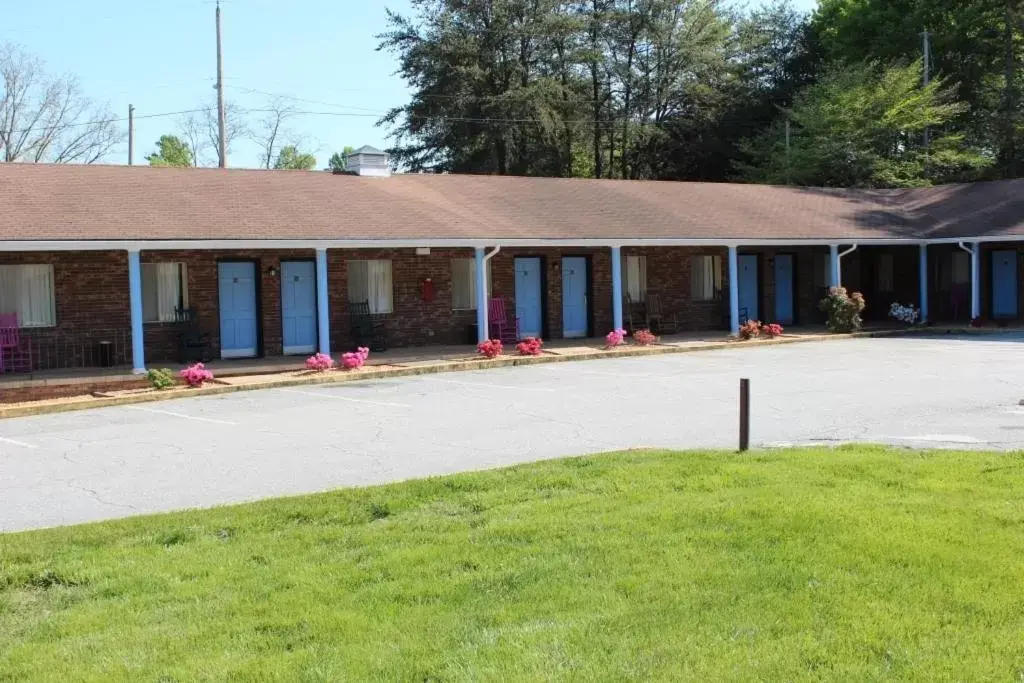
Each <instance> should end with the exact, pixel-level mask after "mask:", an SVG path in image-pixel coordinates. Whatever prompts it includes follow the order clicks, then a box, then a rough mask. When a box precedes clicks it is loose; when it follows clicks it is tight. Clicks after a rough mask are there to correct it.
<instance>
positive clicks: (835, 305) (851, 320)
mask: <svg viewBox="0 0 1024 683" xmlns="http://www.w3.org/2000/svg"><path fill="white" fill-rule="evenodd" d="M866 305H867V304H866V303H865V302H864V295H863V294H861V293H860V292H854V293H853V294H847V292H846V288H845V287H832V288H831V289H829V290H828V296H826V297H825V298H824V299H822V300H821V303H819V304H818V308H820V309H821V310H822V311H824V312H825V315H827V316H828V321H827V322H826V324H827V325H828V329H829V331H830V332H856V331H857V330H859V329H860V326H861V323H862V322H863V320H861V317H860V313H861V311H863V310H864V307H865V306H866Z"/></svg>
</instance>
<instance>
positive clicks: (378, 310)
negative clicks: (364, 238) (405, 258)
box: [347, 259, 395, 315]
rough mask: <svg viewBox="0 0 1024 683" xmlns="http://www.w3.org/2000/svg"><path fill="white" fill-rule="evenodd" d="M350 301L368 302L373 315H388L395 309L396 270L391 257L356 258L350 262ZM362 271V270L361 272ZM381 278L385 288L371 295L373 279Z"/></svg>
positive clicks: (351, 302)
mask: <svg viewBox="0 0 1024 683" xmlns="http://www.w3.org/2000/svg"><path fill="white" fill-rule="evenodd" d="M347 266H348V302H349V303H350V304H355V303H361V302H363V301H365V302H367V304H369V307H370V314H371V315H388V314H390V313H394V310H395V270H394V265H393V263H392V261H391V259H354V260H351V261H349V262H348V264H347ZM360 271H361V272H360ZM375 278H381V279H382V284H384V285H385V286H384V287H383V289H385V290H386V291H384V292H378V293H377V295H376V296H371V293H372V292H373V290H374V289H375V286H374V282H373V280H374V279H375Z"/></svg>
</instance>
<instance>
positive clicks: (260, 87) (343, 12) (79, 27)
mask: <svg viewBox="0 0 1024 683" xmlns="http://www.w3.org/2000/svg"><path fill="white" fill-rule="evenodd" d="M814 2H815V0H798V4H799V5H800V6H801V7H803V8H807V9H810V8H811V7H812V6H813V4H814ZM11 4H12V6H11V7H8V8H6V10H5V15H4V21H3V22H2V23H0V41H10V42H14V43H17V44H19V45H22V46H23V47H25V48H26V49H27V50H28V51H29V52H31V53H32V54H34V55H36V56H38V57H40V58H42V59H43V60H44V61H45V62H46V65H47V67H48V68H49V69H50V70H51V71H53V72H71V73H74V74H77V75H78V77H79V79H80V80H81V83H82V85H83V89H84V90H85V92H86V93H87V94H89V95H90V96H91V97H93V98H94V99H98V100H101V101H109V103H110V106H111V108H112V109H113V110H114V111H115V112H116V113H122V112H123V113H124V115H127V111H128V105H129V104H134V105H135V110H136V114H137V115H139V116H144V115H147V114H158V113H164V112H174V111H181V110H185V109H193V108H195V107H197V106H201V105H202V104H203V103H205V102H213V98H214V96H215V93H214V90H213V83H214V76H215V74H216V59H215V56H216V52H215V40H214V20H213V17H214V3H213V1H212V0H92V1H91V2H83V1H82V0H32V1H31V2H14V3H11ZM388 8H390V9H392V10H395V11H398V12H403V13H404V12H406V11H407V10H408V9H409V1H408V0H290V1H288V2H284V1H283V0H222V11H223V19H224V54H225V62H224V71H225V83H226V86H227V95H228V99H229V100H232V101H234V102H237V104H238V105H239V106H241V107H244V108H247V109H257V108H260V107H263V106H266V102H267V100H268V96H266V95H264V94H262V93H273V94H276V95H285V96H290V97H293V98H301V99H303V100H308V101H307V102H300V101H293V102H294V104H295V105H296V106H298V107H300V108H302V109H305V110H310V111H318V112H335V113H338V114H343V115H340V116H312V115H310V116H302V117H300V118H297V119H295V120H293V121H292V122H291V123H290V124H289V127H290V129H291V130H292V131H294V133H295V134H296V135H297V137H298V138H300V139H301V142H302V143H303V145H304V147H305V148H309V149H313V150H315V151H316V154H317V160H318V162H319V163H320V164H321V165H326V161H327V158H328V157H329V156H330V154H331V152H333V151H336V150H340V149H342V148H343V147H344V146H345V145H354V146H359V145H362V144H372V145H377V146H383V145H385V144H386V135H387V131H386V130H385V129H383V128H377V127H375V126H374V123H375V122H376V120H377V116H378V115H379V114H380V113H381V112H383V111H385V110H387V109H388V108H390V107H392V106H396V105H400V104H402V103H403V102H405V100H406V94H407V90H406V88H405V85H404V83H403V82H402V81H401V80H399V79H398V78H396V77H395V76H393V75H392V74H393V72H394V70H395V66H396V64H395V61H394V59H393V57H392V56H391V55H390V54H388V53H383V52H376V51H375V48H376V46H377V40H376V39H375V38H374V36H375V35H376V34H378V33H380V32H381V31H383V30H384V28H385V10H386V9H388ZM253 91H261V92H253ZM258 116H259V115H258V114H252V115H250V119H255V118H257V117H258ZM175 129H176V121H175V118H174V117H167V118H153V119H140V120H138V121H137V122H136V140H137V142H136V163H139V160H140V159H141V158H142V157H143V156H144V155H145V154H147V153H149V152H150V151H151V150H152V148H153V143H154V142H155V141H156V140H157V138H159V137H160V135H161V134H163V133H167V132H175ZM257 158H258V156H257V148H256V147H255V145H254V144H253V143H251V142H249V141H240V142H238V143H237V144H236V145H234V146H233V151H232V153H231V155H230V156H229V164H230V165H231V166H256V165H257ZM126 160H127V144H125V145H123V146H122V148H120V149H118V150H116V151H115V152H114V153H112V154H111V156H110V158H109V159H108V161H110V162H113V163H124V162H125V161H126Z"/></svg>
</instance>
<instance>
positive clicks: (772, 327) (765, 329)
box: [761, 323, 782, 339]
mask: <svg viewBox="0 0 1024 683" xmlns="http://www.w3.org/2000/svg"><path fill="white" fill-rule="evenodd" d="M761 332H762V333H763V334H764V335H765V336H766V337H769V338H771V339H775V338H776V337H781V336H782V325H780V324H778V323H768V324H767V325H761Z"/></svg>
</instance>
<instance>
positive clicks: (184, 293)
mask: <svg viewBox="0 0 1024 683" xmlns="http://www.w3.org/2000/svg"><path fill="white" fill-rule="evenodd" d="M174 273H176V274H177V278H176V283H175V284H173V285H167V281H166V280H165V279H164V278H168V277H172V276H173V274H174ZM165 285H167V286H168V287H169V289H170V291H167V292H165V291H163V289H162V287H163V286H165ZM153 287H156V294H153V293H152V289H151V288H153ZM150 296H154V297H155V302H156V303H155V307H156V310H154V309H153V307H152V306H147V305H146V302H147V301H148V300H149V297H150ZM161 300H163V301H164V302H165V304H170V303H171V302H172V301H173V302H174V305H173V306H170V305H165V306H164V310H162V311H161V310H160V301H161ZM186 308H188V267H187V266H186V265H185V264H184V263H181V262H178V261H158V262H150V263H143V264H142V321H143V322H144V323H146V324H151V323H173V322H177V321H178V316H177V310H182V311H184V310H185V309H186Z"/></svg>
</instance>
